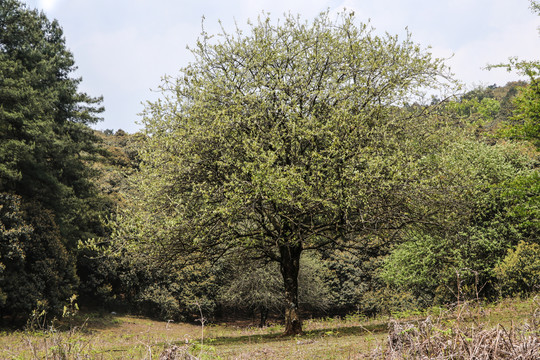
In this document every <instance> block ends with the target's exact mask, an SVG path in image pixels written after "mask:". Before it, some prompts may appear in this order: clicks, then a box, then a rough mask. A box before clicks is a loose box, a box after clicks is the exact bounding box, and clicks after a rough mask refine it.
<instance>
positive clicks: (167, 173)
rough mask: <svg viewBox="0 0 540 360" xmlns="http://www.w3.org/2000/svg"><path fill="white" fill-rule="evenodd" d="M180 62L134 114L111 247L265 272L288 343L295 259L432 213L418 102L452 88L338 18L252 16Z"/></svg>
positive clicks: (426, 110)
mask: <svg viewBox="0 0 540 360" xmlns="http://www.w3.org/2000/svg"><path fill="white" fill-rule="evenodd" d="M192 51H193V54H194V56H195V59H196V60H195V61H194V62H192V63H191V64H190V65H189V66H187V67H186V68H184V69H183V70H182V72H181V74H180V75H179V76H178V77H176V78H173V77H169V78H167V79H166V81H165V82H164V83H163V86H162V90H163V92H162V98H161V99H160V100H158V101H156V102H154V103H149V104H148V106H147V108H146V111H145V115H144V119H143V122H144V125H145V132H146V135H147V143H146V146H145V147H144V148H143V149H142V152H141V159H142V163H141V171H140V174H139V176H138V177H137V179H136V183H135V184H134V186H135V189H136V190H135V192H136V196H135V198H134V199H133V201H134V204H133V206H131V207H130V209H131V210H126V211H127V213H126V214H124V215H123V216H121V217H120V218H119V223H120V228H119V230H118V236H119V238H124V239H138V240H139V241H140V242H142V243H146V244H148V246H149V248H150V249H152V250H155V252H157V253H158V254H159V255H160V256H161V257H162V259H164V260H175V259H181V260H188V259H190V258H197V257H199V256H202V257H204V258H214V257H221V256H226V255H227V254H229V253H232V252H234V253H241V254H244V255H243V256H249V257H250V258H255V259H266V260H267V261H276V262H278V263H279V265H280V270H281V274H282V276H283V280H284V289H285V296H284V297H285V299H286V303H287V307H286V333H289V334H292V333H298V332H301V325H300V319H299V316H298V312H297V306H298V298H297V291H298V282H297V281H298V272H299V268H300V255H301V253H302V252H303V251H307V250H324V249H329V248H336V247H343V248H357V249H361V248H362V247H363V246H365V244H367V243H368V242H377V241H381V242H383V241H389V240H390V239H391V238H393V237H396V236H398V234H399V231H401V230H404V229H406V228H407V227H408V226H409V225H411V224H420V223H423V224H427V223H429V222H430V219H431V218H432V217H433V214H434V210H433V205H434V203H435V202H439V201H441V199H442V198H441V197H440V196H439V194H440V190H441V189H439V188H438V187H437V183H435V182H432V181H431V180H432V179H433V177H432V175H433V174H432V172H433V171H434V169H433V168H432V167H430V166H429V165H428V163H429V161H425V159H426V158H427V157H429V156H430V154H432V153H433V152H434V151H438V150H437V149H438V148H439V147H440V146H439V145H440V144H441V139H443V138H444V137H443V136H441V134H442V133H445V132H446V130H445V129H446V127H445V126H444V125H445V124H444V122H443V121H440V120H439V118H438V117H437V116H436V115H435V114H432V112H431V110H430V109H432V107H428V106H424V105H422V99H423V95H425V92H426V90H428V89H431V90H430V91H434V90H437V91H439V90H444V89H445V88H446V87H448V86H450V85H451V82H449V81H448V71H447V68H446V67H445V66H444V64H443V61H442V60H440V59H434V58H433V57H432V56H431V54H430V53H429V51H427V50H426V49H422V48H421V47H420V46H418V45H416V44H415V43H414V42H413V41H412V40H411V38H410V36H408V37H407V38H406V39H404V40H400V39H398V38H397V37H396V36H391V35H388V34H387V35H382V36H379V35H376V34H375V32H374V30H373V29H371V28H370V27H369V26H368V25H365V24H357V20H356V18H355V17H354V15H353V14H348V13H344V14H341V15H339V16H337V17H336V18H335V19H332V16H331V15H330V14H329V13H323V14H321V15H320V16H319V17H317V18H316V19H315V20H314V21H313V22H310V23H308V22H303V21H302V20H301V19H300V18H299V17H294V16H292V15H287V16H286V17H285V18H284V19H283V20H282V21H281V20H280V21H279V22H277V23H276V22H273V21H272V19H271V18H270V17H269V16H266V15H263V16H261V17H260V18H259V19H258V21H257V22H256V23H254V24H251V25H250V29H249V32H248V33H247V34H244V33H243V32H242V31H241V30H239V29H238V30H237V32H236V33H234V34H228V33H226V32H223V33H222V34H220V36H219V37H217V38H216V37H212V36H210V35H208V34H206V33H205V32H203V33H202V35H201V38H200V39H199V41H198V42H197V46H196V47H195V48H194V49H193V50H192ZM426 189H429V190H428V191H426Z"/></svg>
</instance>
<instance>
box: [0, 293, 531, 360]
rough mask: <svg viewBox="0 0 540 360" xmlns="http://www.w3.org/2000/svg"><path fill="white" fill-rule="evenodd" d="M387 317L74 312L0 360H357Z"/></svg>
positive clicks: (457, 313)
mask: <svg viewBox="0 0 540 360" xmlns="http://www.w3.org/2000/svg"><path fill="white" fill-rule="evenodd" d="M537 307H538V306H537V303H535V301H534V300H533V299H527V300H519V299H516V300H506V301H503V302H500V303H498V304H495V305H489V306H483V307H472V306H468V305H465V306H460V307H458V308H456V309H454V310H452V311H450V310H446V309H430V310H429V311H426V312H404V313H399V314H394V315H393V316H392V318H393V319H396V320H398V321H399V322H405V321H415V320H420V319H424V318H426V317H427V316H432V317H437V318H439V319H441V318H444V319H445V320H444V321H446V322H448V323H455V322H460V323H462V324H464V326H468V324H479V323H481V324H482V326H484V327H494V326H496V325H497V324H502V325H503V326H506V327H511V326H512V324H519V323H522V322H524V321H526V319H528V318H530V316H531V314H532V312H534V310H535V309H536V308H537ZM389 320H390V318H389V317H384V318H382V317H381V318H378V319H370V320H367V319H364V318H362V317H360V316H348V317H346V318H342V319H338V318H332V319H312V320H306V321H305V322H304V330H305V334H304V335H302V336H297V337H282V336H281V332H282V331H283V328H282V327H281V326H279V325H276V326H272V327H267V328H264V329H259V328H256V327H248V326H238V325H233V324H212V325H206V326H205V327H204V329H203V328H202V327H201V326H200V325H192V324H184V323H180V324H176V323H167V322H160V321H153V320H150V319H146V318H140V317H133V316H125V315H122V316H120V315H118V316H117V315H110V314H107V315H97V314H82V315H81V314H79V316H78V317H77V318H76V319H74V322H73V323H72V325H71V326H72V330H71V331H70V330H62V329H63V328H64V329H65V328H66V327H68V324H66V323H63V324H61V323H58V324H56V325H55V328H56V330H54V331H50V329H49V330H48V331H34V332H30V331H17V332H6V331H4V332H2V333H0V359H158V358H159V355H160V354H161V353H162V352H163V351H164V350H166V349H170V348H171V347H173V346H177V350H178V353H180V352H185V351H188V350H189V352H190V353H191V354H192V355H194V356H196V357H197V358H201V359H215V358H221V359H296V360H298V359H361V358H364V355H365V354H370V353H372V352H373V351H374V350H375V349H376V348H377V347H380V348H384V347H385V346H386V345H387V338H388V330H387V329H388V328H387V324H388V321H389ZM73 324H76V326H75V325H73Z"/></svg>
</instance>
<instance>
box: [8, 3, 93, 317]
mask: <svg viewBox="0 0 540 360" xmlns="http://www.w3.org/2000/svg"><path fill="white" fill-rule="evenodd" d="M75 69H76V68H75V63H74V59H73V55H72V54H71V52H70V51H69V50H68V49H67V47H66V44H65V39H64V37H63V33H62V29H61V28H60V26H59V24H58V23H57V22H56V21H50V20H49V19H47V17H46V16H45V15H44V14H43V13H40V12H38V11H37V10H31V9H29V8H27V7H26V5H24V4H22V3H21V2H19V1H17V0H3V1H1V2H0V197H1V198H2V199H3V200H2V202H1V203H0V212H2V213H3V214H4V213H5V214H8V213H9V214H11V213H12V212H11V211H9V212H6V211H7V210H6V209H8V208H12V207H15V208H16V209H17V211H16V213H17V214H18V216H20V219H19V221H20V223H21V225H17V226H15V229H18V228H21V226H22V228H23V229H27V227H28V229H29V230H25V231H24V232H23V233H21V234H22V235H21V236H19V237H17V239H18V240H17V241H18V242H17V246H18V249H19V250H18V251H19V253H20V254H21V255H20V256H18V260H17V262H4V261H3V260H4V259H3V260H2V262H3V263H4V265H5V269H3V271H4V273H3V274H2V273H0V292H2V291H3V290H4V289H11V290H10V292H9V293H6V294H7V298H6V299H5V301H4V302H2V303H0V305H1V306H0V310H1V311H2V313H3V314H6V315H7V314H10V313H13V312H18V314H19V315H22V316H24V315H27V314H29V312H30V310H31V309H32V307H33V306H35V305H36V301H34V300H32V299H37V300H45V301H47V302H48V304H49V305H51V307H56V308H58V307H59V304H60V303H61V302H62V301H65V300H66V298H67V296H70V295H71V294H72V293H73V291H75V288H74V286H76V284H77V277H76V275H75V269H74V257H73V256H72V255H73V254H72V251H74V249H76V245H77V241H78V240H85V239H86V238H88V237H91V236H94V234H96V233H100V232H101V231H102V230H101V225H100V222H99V220H98V216H97V214H98V211H99V207H98V205H99V203H100V199H99V197H98V195H97V191H96V188H95V186H94V185H93V184H92V180H91V178H92V171H91V169H90V167H89V166H88V162H87V160H89V159H90V158H91V156H92V154H93V153H95V152H96V151H97V148H96V145H95V144H96V137H95V136H94V135H93V131H92V129H90V128H89V127H88V125H89V124H91V123H95V122H96V121H98V120H99V118H98V117H97V114H99V112H101V111H102V108H101V107H100V106H99V102H100V101H101V99H100V98H91V97H89V96H88V95H86V94H84V93H81V92H79V91H78V85H79V83H80V81H81V80H80V79H78V78H75V77H72V73H73V72H74V70H75ZM5 219H7V217H5V216H3V217H2V218H1V219H0V221H1V222H2V223H1V224H0V230H2V234H1V237H0V242H1V244H0V247H2V248H4V247H6V246H7V245H6V244H7V243H8V242H9V241H12V240H13V239H14V238H13V237H12V235H9V234H10V233H11V230H10V228H11V227H12V226H14V225H13V224H11V225H10V224H9V223H6V222H5V221H4V220H5ZM23 225H24V226H23ZM23 235H24V236H23ZM10 239H11V240H10ZM13 244H15V243H12V245H13ZM12 245H9V246H12ZM13 246H14V245H13ZM5 256H6V255H5V254H2V257H5ZM15 266H17V267H15ZM6 274H11V275H13V276H7V275H6ZM30 278H32V279H33V280H32V281H29V280H27V279H30ZM14 279H18V281H19V282H20V283H21V284H26V285H27V286H26V285H25V286H19V285H17V283H15V282H14V281H15V280H14ZM47 279H49V280H47ZM53 280H54V281H53ZM31 283H32V284H33V285H32V286H33V290H32V291H28V293H31V295H32V296H28V294H24V293H23V289H26V288H29V287H30V284H31ZM66 294H67V296H66ZM23 305H24V306H23ZM60 308H61V307H60Z"/></svg>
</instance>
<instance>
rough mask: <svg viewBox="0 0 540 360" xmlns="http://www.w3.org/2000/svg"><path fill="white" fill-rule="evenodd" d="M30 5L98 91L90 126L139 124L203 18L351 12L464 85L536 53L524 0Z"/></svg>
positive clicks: (499, 77)
mask: <svg viewBox="0 0 540 360" xmlns="http://www.w3.org/2000/svg"><path fill="white" fill-rule="evenodd" d="M21 1H24V0H21ZM26 4H27V5H28V6H29V7H30V8H38V9H40V10H43V11H44V12H45V13H46V14H47V16H48V17H49V19H57V20H58V22H59V23H60V26H61V27H62V28H63V30H64V35H65V38H66V43H67V47H68V48H69V49H70V50H71V52H72V53H73V54H74V57H75V63H76V65H77V67H78V70H77V72H76V73H75V76H80V77H82V78H83V81H82V83H81V84H80V87H79V89H80V90H81V91H83V92H86V93H88V94H89V95H91V96H100V95H103V97H104V106H105V109H106V110H105V113H104V114H103V115H102V116H103V117H104V120H103V121H102V122H100V123H98V124H97V125H95V126H94V127H95V128H96V129H101V130H105V129H112V130H115V131H116V130H118V129H122V130H124V131H127V132H130V133H133V132H136V131H138V130H139V129H141V125H140V124H138V121H139V120H140V118H141V117H140V115H139V114H140V113H141V112H142V111H143V109H144V104H145V103H146V102H147V101H155V100H156V99H158V98H159V93H158V92H157V91H156V90H157V89H158V86H159V85H160V83H161V79H162V77H163V76H164V75H173V76H174V75H177V74H179V73H180V69H181V68H183V67H185V66H186V65H187V64H189V63H190V62H192V61H194V57H193V55H192V54H191V53H190V52H189V50H188V49H187V46H193V45H195V43H196V41H197V37H198V36H199V34H200V32H201V22H202V18H203V17H204V18H205V20H204V27H205V30H206V31H207V32H208V33H210V34H217V33H219V32H220V25H219V21H221V23H222V25H223V27H224V28H225V29H226V30H232V29H234V27H235V24H237V25H238V26H239V27H241V28H247V26H246V24H247V21H248V19H251V20H256V19H257V16H259V15H260V14H261V13H262V12H263V11H264V12H268V13H270V14H271V16H272V17H273V18H276V19H277V18H279V17H281V16H282V15H283V14H285V13H292V14H299V15H300V16H301V17H302V18H303V19H305V20H310V19H313V18H314V17H316V16H317V15H318V14H319V13H320V12H322V11H325V10H330V11H331V12H338V11H341V10H343V9H344V8H346V9H348V10H352V11H354V12H355V15H356V18H357V20H358V21H359V22H364V23H367V22H369V23H370V24H371V26H373V27H374V28H375V29H376V31H377V32H379V33H384V32H388V33H390V34H392V35H398V36H400V37H401V38H404V37H405V35H406V31H407V30H406V29H408V30H409V32H410V33H411V34H412V40H413V41H415V42H416V43H418V44H420V45H421V46H423V47H428V46H430V47H431V52H432V53H433V55H434V56H436V57H443V58H448V60H447V61H446V64H447V65H449V66H450V67H451V69H452V71H453V73H454V74H455V77H456V78H457V79H459V80H461V81H462V82H464V83H465V84H466V86H467V88H469V89H472V88H474V87H476V86H487V85H492V84H497V85H504V84H506V83H507V82H509V81H513V80H517V79H520V77H519V76H518V75H516V74H513V73H508V72H506V71H505V70H503V69H496V70H491V71H487V70H484V68H485V67H486V65H488V64H498V63H503V62H505V61H507V60H508V59H509V58H510V57H513V56H518V57H519V58H521V59H523V60H534V59H540V34H539V32H538V27H539V26H540V17H539V16H537V15H535V14H533V13H532V12H531V10H530V9H529V0H439V1H433V0H221V1H218V0H27V1H26Z"/></svg>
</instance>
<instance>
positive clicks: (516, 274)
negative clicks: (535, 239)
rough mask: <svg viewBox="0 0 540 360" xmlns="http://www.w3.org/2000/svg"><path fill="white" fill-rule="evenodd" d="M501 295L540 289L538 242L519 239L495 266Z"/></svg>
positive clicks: (520, 293) (539, 250)
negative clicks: (513, 247) (514, 246)
mask: <svg viewBox="0 0 540 360" xmlns="http://www.w3.org/2000/svg"><path fill="white" fill-rule="evenodd" d="M495 274H496V276H497V279H498V280H499V283H498V284H497V285H498V288H499V291H500V293H501V294H502V295H505V296H511V295H518V294H519V295H528V294H531V293H535V292H538V290H539V289H540V244H537V243H532V244H531V243H527V242H524V241H520V242H519V244H518V245H517V247H516V248H515V249H509V250H508V254H507V255H506V257H505V258H504V259H503V260H502V262H501V263H500V264H499V265H498V266H497V267H496V268H495Z"/></svg>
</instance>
